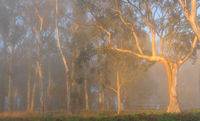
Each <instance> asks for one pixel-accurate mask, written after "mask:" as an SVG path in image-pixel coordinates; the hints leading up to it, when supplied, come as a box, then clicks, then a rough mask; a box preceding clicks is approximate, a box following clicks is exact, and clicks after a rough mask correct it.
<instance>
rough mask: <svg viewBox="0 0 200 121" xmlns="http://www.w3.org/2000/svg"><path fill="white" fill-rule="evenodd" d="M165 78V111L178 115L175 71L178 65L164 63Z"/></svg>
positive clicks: (178, 105)
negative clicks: (166, 82) (166, 98)
mask: <svg viewBox="0 0 200 121" xmlns="http://www.w3.org/2000/svg"><path fill="white" fill-rule="evenodd" d="M164 65H165V68H166V72H167V78H168V94H169V106H168V109H167V112H168V113H180V112H181V110H180V104H179V102H178V94H177V79H176V76H177V71H178V68H179V66H178V64H176V63H170V62H166V61H165V62H164Z"/></svg>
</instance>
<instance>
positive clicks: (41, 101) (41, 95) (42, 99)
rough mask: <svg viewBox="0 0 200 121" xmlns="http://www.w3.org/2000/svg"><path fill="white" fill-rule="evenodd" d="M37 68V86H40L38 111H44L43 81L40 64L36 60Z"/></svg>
mask: <svg viewBox="0 0 200 121" xmlns="http://www.w3.org/2000/svg"><path fill="white" fill-rule="evenodd" d="M37 69H38V76H39V88H40V111H41V112H43V111H44V95H43V81H42V69H41V64H40V63H39V61H37Z"/></svg>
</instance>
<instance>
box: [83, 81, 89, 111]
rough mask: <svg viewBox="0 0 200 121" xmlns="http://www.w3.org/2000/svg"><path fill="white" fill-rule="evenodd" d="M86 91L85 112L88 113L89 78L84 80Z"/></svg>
mask: <svg viewBox="0 0 200 121" xmlns="http://www.w3.org/2000/svg"><path fill="white" fill-rule="evenodd" d="M84 91H85V110H86V111H88V109H89V106H88V92H87V78H85V80H84Z"/></svg>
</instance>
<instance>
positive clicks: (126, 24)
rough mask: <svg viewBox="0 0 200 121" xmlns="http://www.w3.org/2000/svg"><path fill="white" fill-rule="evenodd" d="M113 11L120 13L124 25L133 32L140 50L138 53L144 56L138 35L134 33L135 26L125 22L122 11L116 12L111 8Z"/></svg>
mask: <svg viewBox="0 0 200 121" xmlns="http://www.w3.org/2000/svg"><path fill="white" fill-rule="evenodd" d="M111 10H113V11H115V12H117V13H119V17H120V20H121V21H122V23H123V24H124V25H125V26H126V27H128V28H130V27H131V28H130V29H131V31H132V34H133V37H134V38H135V41H136V46H137V49H138V51H139V53H140V54H143V51H142V49H141V47H140V44H139V40H138V37H137V35H136V33H135V31H134V28H133V26H132V25H131V23H128V22H126V21H125V19H124V17H123V15H122V12H121V11H120V10H116V9H113V8H111Z"/></svg>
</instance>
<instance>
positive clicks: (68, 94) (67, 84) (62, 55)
mask: <svg viewBox="0 0 200 121" xmlns="http://www.w3.org/2000/svg"><path fill="white" fill-rule="evenodd" d="M57 15H58V0H56V21H55V24H56V35H57V45H58V49H59V52H60V55H61V57H62V60H63V64H64V67H65V84H66V98H67V99H66V104H67V112H69V113H70V112H71V110H70V100H71V99H70V84H69V68H68V65H67V60H66V58H65V56H64V54H63V51H62V48H61V43H60V37H59V30H58V25H57V24H58V20H57Z"/></svg>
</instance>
